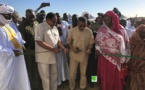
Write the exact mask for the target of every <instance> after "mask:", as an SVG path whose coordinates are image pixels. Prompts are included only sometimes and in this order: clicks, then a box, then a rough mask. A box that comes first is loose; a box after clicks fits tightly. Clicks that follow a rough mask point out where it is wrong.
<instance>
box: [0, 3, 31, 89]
mask: <svg viewBox="0 0 145 90" xmlns="http://www.w3.org/2000/svg"><path fill="white" fill-rule="evenodd" d="M13 12H14V9H13V7H11V6H8V5H5V4H0V39H1V40H0V90H30V85H29V80H28V75H27V71H26V66H25V61H24V56H23V55H21V54H22V46H23V45H24V41H23V39H22V38H21V35H20V33H19V32H18V30H15V29H14V28H13V27H11V26H10V22H11V16H10V14H12V13H13Z"/></svg>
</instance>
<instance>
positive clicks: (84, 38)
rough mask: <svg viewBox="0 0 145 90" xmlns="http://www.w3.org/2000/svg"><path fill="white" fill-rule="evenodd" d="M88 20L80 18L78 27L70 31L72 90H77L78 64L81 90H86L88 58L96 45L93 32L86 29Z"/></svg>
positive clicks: (70, 83)
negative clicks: (94, 44)
mask: <svg viewBox="0 0 145 90" xmlns="http://www.w3.org/2000/svg"><path fill="white" fill-rule="evenodd" d="M86 25H87V19H86V18H85V17H79V18H78V25H77V26H76V27H74V28H73V29H72V30H70V32H69V35H68V39H67V43H68V45H69V47H70V81H69V87H70V90H74V89H75V77H76V72H77V67H78V64H80V72H81V76H80V77H81V80H80V89H81V90H85V88H86V83H87V82H86V68H87V64H88V56H89V54H90V53H91V48H92V45H93V43H94V37H93V34H92V31H91V30H90V29H89V28H87V27H86Z"/></svg>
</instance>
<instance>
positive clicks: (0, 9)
mask: <svg viewBox="0 0 145 90" xmlns="http://www.w3.org/2000/svg"><path fill="white" fill-rule="evenodd" d="M11 13H14V8H13V7H12V6H8V5H6V4H0V14H11Z"/></svg>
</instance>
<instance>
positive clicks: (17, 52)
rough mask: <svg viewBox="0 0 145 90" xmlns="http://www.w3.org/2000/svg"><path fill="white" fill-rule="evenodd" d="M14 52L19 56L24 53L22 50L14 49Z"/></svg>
mask: <svg viewBox="0 0 145 90" xmlns="http://www.w3.org/2000/svg"><path fill="white" fill-rule="evenodd" d="M13 52H14V54H15V56H17V57H18V56H20V55H22V52H20V51H19V50H13Z"/></svg>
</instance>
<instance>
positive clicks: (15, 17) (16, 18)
mask: <svg viewBox="0 0 145 90" xmlns="http://www.w3.org/2000/svg"><path fill="white" fill-rule="evenodd" d="M12 21H13V22H14V23H15V25H16V26H17V27H18V26H19V14H18V12H17V11H14V13H13V14H12Z"/></svg>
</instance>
